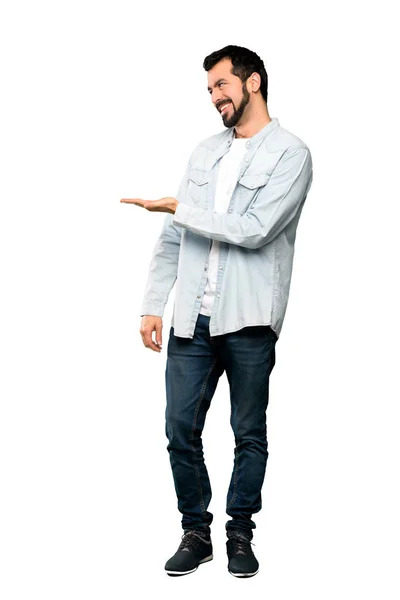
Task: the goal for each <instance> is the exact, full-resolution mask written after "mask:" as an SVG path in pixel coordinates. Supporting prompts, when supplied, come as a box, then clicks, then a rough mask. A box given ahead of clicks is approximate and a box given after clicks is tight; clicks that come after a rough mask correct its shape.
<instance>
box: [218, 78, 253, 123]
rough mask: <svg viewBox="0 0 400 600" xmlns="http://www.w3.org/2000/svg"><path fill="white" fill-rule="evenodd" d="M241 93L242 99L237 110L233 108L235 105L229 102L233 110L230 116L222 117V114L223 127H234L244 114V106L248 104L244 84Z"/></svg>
mask: <svg viewBox="0 0 400 600" xmlns="http://www.w3.org/2000/svg"><path fill="white" fill-rule="evenodd" d="M242 92H243V98H242V100H241V102H240V104H239V106H238V108H237V109H236V108H235V105H234V103H233V102H232V100H231V104H232V108H233V114H232V116H231V117H228V116H227V115H224V114H223V115H222V121H223V123H224V125H225V127H235V125H237V124H238V122H239V121H240V119H241V117H242V115H243V113H244V109H245V108H246V106H247V105H248V103H249V100H250V94H249V92H248V91H247V88H246V84H243V86H242Z"/></svg>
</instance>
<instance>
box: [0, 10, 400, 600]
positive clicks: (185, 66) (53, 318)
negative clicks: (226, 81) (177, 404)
mask: <svg viewBox="0 0 400 600" xmlns="http://www.w3.org/2000/svg"><path fill="white" fill-rule="evenodd" d="M391 4H392V3H389V2H385V1H382V2H379V3H371V2H351V1H347V2H334V3H331V4H328V3H323V2H319V3H317V2H310V1H306V0H304V1H303V2H274V3H267V2H260V1H258V2H256V1H254V2H251V3H245V2H244V3H243V2H241V3H232V2H228V3H227V2H218V3H212V2H202V3H198V4H197V5H191V4H189V3H183V2H182V3H178V2H168V3H157V2H146V3H139V4H137V3H134V2H122V1H115V0H114V1H113V2H96V3H95V2H89V1H84V0H80V1H79V2H76V1H71V0H70V1H69V2H56V1H53V2H50V1H49V2H44V1H39V0H38V1H37V2H18V1H16V0H13V1H12V2H11V1H9V2H7V1H3V2H2V5H1V12H0V50H1V98H0V102H1V111H0V118H1V133H0V137H1V140H0V143H1V157H0V158H1V160H0V171H1V176H0V186H1V219H0V228H1V231H0V244H1V249H0V252H1V254H0V256H1V273H0V275H1V279H0V282H1V296H0V299H1V312H0V314H1V421H0V428H1V431H0V434H1V436H0V444H1V448H0V450H1V455H0V459H1V473H0V483H1V488H2V491H1V496H0V503H1V506H0V518H1V531H0V544H1V554H2V556H1V561H0V562H1V571H2V574H1V581H0V587H1V589H0V592H1V597H2V599H3V600H11V599H14V598H18V599H21V600H22V599H24V600H27V599H31V598H41V600H44V599H54V598H56V599H57V600H61V599H71V598H74V599H85V600H87V599H89V598H93V599H96V600H103V599H115V598H118V599H119V600H124V599H128V598H134V597H135V598H153V597H159V595H161V594H162V597H164V598H171V599H172V598H174V599H176V598H188V597H190V598H194V599H197V598H199V599H200V598H204V597H207V596H208V597H214V595H215V593H217V592H218V591H219V592H220V593H221V592H222V593H226V594H227V595H229V596H232V597H233V596H234V595H235V594H238V595H239V594H241V593H245V594H246V595H253V594H254V595H256V594H258V595H262V596H263V597H266V598H269V599H271V600H281V599H282V600H283V599H289V598H294V597H304V598H307V599H308V600H314V599H315V600H320V599H321V598H324V600H330V599H331V598H332V599H333V598H335V599H336V598H338V597H340V598H343V599H349V600H350V599H353V598H363V599H370V598H371V599H372V598H374V599H375V598H378V597H382V598H385V600H392V599H393V600H394V599H396V600H397V599H398V598H399V594H400V589H399V588H400V586H399V580H398V567H399V558H400V557H399V543H398V540H399V535H400V526H399V525H400V523H399V510H398V507H399V505H400V494H399V487H398V478H399V477H398V476H399V454H400V452H399V440H398V430H399V418H400V410H399V400H400V396H399V386H398V355H399V353H398V347H399V345H398V339H399V333H400V331H399V317H398V306H399V294H398V289H397V288H398V274H399V267H398V258H399V252H398V220H397V219H398V206H399V200H400V198H399V188H398V177H397V174H398V172H399V166H398V159H399V152H398V139H399V121H398V106H399V94H398V88H397V85H398V83H397V82H398V63H397V61H396V59H395V55H396V54H397V55H398V50H399V49H398V48H396V47H395V38H396V36H397V34H398V31H397V25H396V21H395V19H394V14H393V11H392V10H391V9H389V6H390V5H391ZM232 43H233V44H237V45H242V46H247V47H249V48H250V49H252V50H254V51H255V52H257V53H258V54H259V55H260V56H261V57H262V58H263V60H264V62H265V66H266V69H267V72H268V76H269V102H268V106H269V112H270V115H271V117H277V118H278V119H279V122H280V124H281V125H282V126H283V127H285V128H287V129H288V130H289V131H291V132H292V133H294V134H295V135H297V136H299V137H300V138H301V139H303V140H304V141H305V143H306V144H307V145H308V146H309V148H310V150H311V152H312V156H313V164H314V181H313V186H312V189H311V191H310V193H309V196H308V199H307V203H306V205H305V208H304V211H303V214H302V217H301V221H300V224H299V229H298V236H297V241H296V256H295V263H294V270H293V277H292V287H291V296H290V300H289V306H288V310H287V313H286V318H285V322H284V326H283V330H282V334H281V337H280V339H279V341H278V344H277V347H276V353H277V361H276V366H275V369H274V371H273V374H272V375H271V384H270V405H269V408H268V412H267V414H268V438H269V451H270V456H269V462H268V467H267V474H266V480H265V484H264V487H263V509H262V511H261V512H260V513H258V514H256V515H255V516H254V520H255V522H256V524H257V528H256V530H255V531H254V539H253V542H254V543H255V544H256V545H255V546H254V548H253V549H254V551H255V553H256V556H257V557H258V559H259V562H260V573H259V574H258V575H257V576H256V577H254V578H252V579H249V580H247V581H246V582H240V581H238V580H237V579H236V578H234V577H232V576H231V575H229V574H228V571H227V559H226V554H225V529H224V526H225V522H226V520H227V515H226V514H225V498H226V492H227V488H228V484H229V479H230V475H231V470H232V467H233V445H234V440H233V433H232V431H231V429H230V425H229V388H228V385H227V380H226V376H225V375H224V376H223V377H222V378H221V380H220V383H219V387H218V389H217V392H216V394H215V396H214V399H213V402H212V406H211V409H210V411H209V414H208V418H207V422H206V427H205V431H204V436H203V439H204V447H205V457H206V461H207V466H208V469H209V473H210V477H211V483H212V488H213V498H212V501H211V504H210V507H209V508H210V510H211V512H212V513H213V514H214V522H213V525H212V534H213V543H214V557H215V558H214V560H213V561H212V562H211V563H209V564H207V565H204V566H202V567H201V568H199V569H198V571H196V573H194V574H193V575H190V576H187V577H183V578H177V579H176V578H169V577H168V576H167V575H165V573H164V564H165V562H166V560H167V559H168V558H169V557H170V556H171V555H172V554H173V553H174V552H175V550H176V548H177V547H178V544H179V541H180V536H181V534H182V530H181V523H180V519H181V515H180V513H179V512H178V510H177V507H176V497H175V491H174V487H173V479H172V474H171V471H170V465H169V458H168V453H167V450H166V446H167V438H166V437H165V433H164V409H165V388H164V371H165V362H166V346H167V340H168V333H169V327H170V319H171V315H172V306H173V297H174V290H173V292H172V293H171V296H170V299H169V302H168V306H167V309H166V311H165V314H164V330H163V336H164V339H163V341H164V347H163V350H162V352H161V353H160V354H158V353H155V352H152V351H150V350H149V349H147V348H145V347H144V346H143V344H142V339H141V336H140V333H139V327H140V321H141V319H140V316H139V314H140V305H141V302H142V294H143V291H144V287H145V283H146V279H147V270H148V266H149V261H150V257H151V253H152V250H153V247H154V244H155V241H156V238H157V236H158V234H159V231H160V230H161V226H162V222H163V220H164V218H165V214H163V213H150V212H148V211H145V210H143V209H141V208H139V207H136V206H133V205H125V204H120V202H119V200H120V198H123V197H144V198H149V199H156V198H159V197H161V196H165V195H174V194H175V193H176V190H177V186H178V184H179V182H180V179H181V177H182V175H183V171H184V168H185V166H186V161H187V159H188V156H189V153H190V152H191V151H192V149H193V148H194V146H195V145H196V144H197V143H198V142H199V141H200V140H202V139H204V138H205V137H207V136H209V135H212V134H213V133H217V132H218V131H222V130H223V129H224V127H223V124H222V122H221V118H220V116H219V114H218V113H217V111H216V110H215V108H214V107H213V106H212V105H211V102H210V97H209V95H208V93H207V89H206V88H207V74H206V72H205V71H204V69H203V67H202V62H203V59H204V57H205V56H206V55H207V54H209V53H211V52H213V51H214V50H217V49H219V48H222V47H223V46H225V45H227V44H232ZM239 588H240V589H239ZM244 588H246V591H244V592H243V590H244ZM259 597H261V596H259Z"/></svg>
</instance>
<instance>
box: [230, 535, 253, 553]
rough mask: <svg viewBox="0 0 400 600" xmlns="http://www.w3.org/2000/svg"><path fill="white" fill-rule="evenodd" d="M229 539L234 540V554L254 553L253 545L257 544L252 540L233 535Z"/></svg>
mask: <svg viewBox="0 0 400 600" xmlns="http://www.w3.org/2000/svg"><path fill="white" fill-rule="evenodd" d="M229 540H230V541H231V542H232V546H233V552H234V554H237V553H238V552H241V553H243V554H245V555H249V554H251V553H252V549H251V546H255V544H253V542H250V540H244V539H243V538H239V537H231V538H229ZM250 544H251V546H250Z"/></svg>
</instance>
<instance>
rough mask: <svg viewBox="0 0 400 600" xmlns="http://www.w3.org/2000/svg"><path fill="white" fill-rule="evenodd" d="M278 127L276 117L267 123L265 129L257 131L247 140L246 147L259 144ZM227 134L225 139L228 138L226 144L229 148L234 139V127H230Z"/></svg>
mask: <svg viewBox="0 0 400 600" xmlns="http://www.w3.org/2000/svg"><path fill="white" fill-rule="evenodd" d="M278 126H279V121H278V119H277V118H276V117H272V119H271V121H270V122H269V123H267V125H265V127H263V128H262V129H260V131H258V132H257V133H256V134H254V135H253V136H252V137H250V138H248V147H251V146H254V145H256V144H258V143H259V142H261V140H263V139H264V138H266V137H267V136H268V135H271V133H272V132H273V131H274V130H275V129H276V128H277V127H278ZM227 134H228V135H227V137H228V142H227V143H228V145H229V146H230V145H231V144H232V140H233V139H234V137H235V128H234V127H230V128H229V129H228V132H227ZM246 145H247V144H246Z"/></svg>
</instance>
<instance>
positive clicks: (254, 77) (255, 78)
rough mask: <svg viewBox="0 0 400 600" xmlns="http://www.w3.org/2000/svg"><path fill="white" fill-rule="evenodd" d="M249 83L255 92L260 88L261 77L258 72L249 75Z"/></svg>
mask: <svg viewBox="0 0 400 600" xmlns="http://www.w3.org/2000/svg"><path fill="white" fill-rule="evenodd" d="M250 85H251V91H252V92H257V91H258V90H259V89H260V86H261V77H260V75H259V73H252V74H251V75H250Z"/></svg>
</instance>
